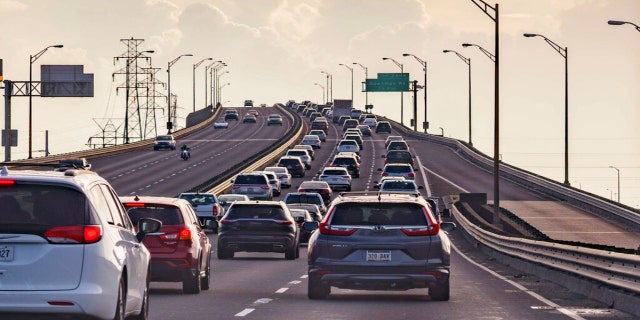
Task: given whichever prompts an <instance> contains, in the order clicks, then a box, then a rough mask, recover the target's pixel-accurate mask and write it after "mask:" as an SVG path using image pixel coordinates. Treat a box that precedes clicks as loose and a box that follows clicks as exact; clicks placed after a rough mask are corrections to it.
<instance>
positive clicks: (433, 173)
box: [416, 157, 469, 193]
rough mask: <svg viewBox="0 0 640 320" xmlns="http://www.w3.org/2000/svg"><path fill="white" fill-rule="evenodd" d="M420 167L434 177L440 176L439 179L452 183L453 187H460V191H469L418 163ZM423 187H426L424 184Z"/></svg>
mask: <svg viewBox="0 0 640 320" xmlns="http://www.w3.org/2000/svg"><path fill="white" fill-rule="evenodd" d="M416 158H417V157H416ZM418 161H420V160H419V159H418ZM420 168H424V169H425V170H426V171H428V172H429V173H430V174H432V175H434V176H436V177H438V178H440V179H442V180H444V181H446V182H447V183H449V184H450V185H452V186H454V187H456V188H458V189H460V191H462V192H465V193H469V191H467V190H466V189H465V188H463V187H461V186H459V185H457V184H455V183H453V182H451V181H450V180H448V179H447V178H445V177H443V176H441V175H439V174H437V173H435V172H433V171H431V170H429V169H427V167H425V166H423V165H420ZM425 181H426V180H425ZM425 188H426V186H425Z"/></svg>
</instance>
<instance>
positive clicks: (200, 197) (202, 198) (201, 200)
mask: <svg viewBox="0 0 640 320" xmlns="http://www.w3.org/2000/svg"><path fill="white" fill-rule="evenodd" d="M180 199H185V200H187V201H189V203H191V205H192V206H199V205H202V204H214V203H216V197H214V196H213V195H212V194H183V195H180Z"/></svg>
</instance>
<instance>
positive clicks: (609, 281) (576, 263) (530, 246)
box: [453, 207, 640, 295]
mask: <svg viewBox="0 0 640 320" xmlns="http://www.w3.org/2000/svg"><path fill="white" fill-rule="evenodd" d="M453 216H454V218H455V220H456V221H457V222H458V223H459V224H460V226H461V227H462V228H463V229H464V230H465V231H466V232H468V233H469V234H470V235H471V236H472V237H473V238H474V239H475V240H476V241H478V242H479V243H481V244H483V245H485V246H487V247H489V248H491V249H493V250H495V251H498V252H501V253H503V254H507V255H510V256H512V257H517V258H519V259H523V260H526V261H528V262H530V263H533V264H541V265H544V266H546V267H548V268H553V269H557V270H561V271H563V272H567V273H570V274H573V275H576V276H580V277H585V278H588V279H591V280H593V281H597V282H599V283H603V284H606V285H608V286H611V287H615V288H618V289H622V290H625V291H627V292H630V293H633V294H636V295H637V294H640V256H637V255H632V254H623V253H616V252H610V251H603V250H596V249H588V248H582V247H576V246H569V245H563V244H557V243H550V242H545V241H534V240H528V239H522V238H512V237H505V236H501V235H497V234H495V233H491V232H489V231H486V230H484V229H482V228H481V227H479V226H476V225H474V224H473V223H471V222H470V221H469V220H468V219H467V218H466V217H465V216H464V215H463V214H461V213H460V212H459V211H458V209H457V208H455V207H453Z"/></svg>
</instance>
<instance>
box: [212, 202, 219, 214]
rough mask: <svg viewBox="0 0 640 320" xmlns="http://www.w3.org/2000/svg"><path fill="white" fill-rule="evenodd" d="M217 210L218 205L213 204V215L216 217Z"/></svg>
mask: <svg viewBox="0 0 640 320" xmlns="http://www.w3.org/2000/svg"><path fill="white" fill-rule="evenodd" d="M218 210H219V209H218V206H217V205H215V204H214V205H213V216H214V217H217V216H218Z"/></svg>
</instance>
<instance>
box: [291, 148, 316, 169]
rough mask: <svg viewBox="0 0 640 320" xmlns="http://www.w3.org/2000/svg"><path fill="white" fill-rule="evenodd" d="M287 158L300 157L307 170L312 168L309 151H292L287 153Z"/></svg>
mask: <svg viewBox="0 0 640 320" xmlns="http://www.w3.org/2000/svg"><path fill="white" fill-rule="evenodd" d="M285 156H292V157H300V160H302V163H304V166H305V168H306V169H309V168H311V156H310V155H309V153H308V152H307V150H302V149H290V150H288V151H287V153H286V154H285Z"/></svg>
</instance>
